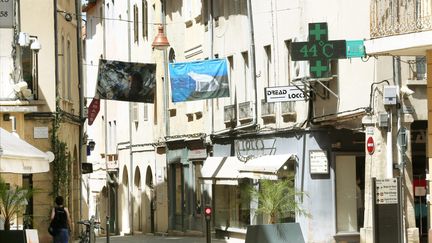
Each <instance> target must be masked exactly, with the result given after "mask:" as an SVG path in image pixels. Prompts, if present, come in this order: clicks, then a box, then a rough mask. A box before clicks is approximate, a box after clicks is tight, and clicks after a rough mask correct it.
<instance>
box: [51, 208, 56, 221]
mask: <svg viewBox="0 0 432 243" xmlns="http://www.w3.org/2000/svg"><path fill="white" fill-rule="evenodd" d="M54 216H55V210H54V208H53V209H51V220H53V219H54Z"/></svg>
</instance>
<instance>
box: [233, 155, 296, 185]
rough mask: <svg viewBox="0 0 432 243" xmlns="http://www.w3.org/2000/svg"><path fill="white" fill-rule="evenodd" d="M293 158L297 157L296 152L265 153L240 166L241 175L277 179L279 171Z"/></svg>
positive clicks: (252, 177)
mask: <svg viewBox="0 0 432 243" xmlns="http://www.w3.org/2000/svg"><path fill="white" fill-rule="evenodd" d="M292 159H295V155H294V154H278V155H265V156H261V157H257V158H254V159H251V160H248V161H247V162H246V163H245V164H244V165H243V166H242V167H240V168H239V172H240V177H243V178H251V179H267V180H277V179H278V177H277V175H276V174H277V173H278V171H279V170H280V169H281V168H282V167H283V166H284V165H285V164H286V162H287V161H288V160H292Z"/></svg>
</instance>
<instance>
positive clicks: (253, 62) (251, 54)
mask: <svg viewBox="0 0 432 243" xmlns="http://www.w3.org/2000/svg"><path fill="white" fill-rule="evenodd" d="M247 12H248V20H249V38H250V46H249V58H250V61H251V66H250V75H251V79H252V83H253V86H254V99H255V112H254V118H253V122H252V124H253V125H256V124H257V120H258V91H257V80H256V60H255V36H254V26H253V17H252V3H251V0H247Z"/></svg>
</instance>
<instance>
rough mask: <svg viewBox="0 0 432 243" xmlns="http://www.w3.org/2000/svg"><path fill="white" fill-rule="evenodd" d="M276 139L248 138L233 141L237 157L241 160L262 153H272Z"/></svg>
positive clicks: (274, 149)
mask: <svg viewBox="0 0 432 243" xmlns="http://www.w3.org/2000/svg"><path fill="white" fill-rule="evenodd" d="M275 143H276V139H265V140H264V139H261V138H250V139H243V140H237V141H235V149H236V153H237V157H238V158H239V159H240V160H242V161H247V160H249V159H251V158H255V157H257V156H264V155H274V154H275V153H276V147H275Z"/></svg>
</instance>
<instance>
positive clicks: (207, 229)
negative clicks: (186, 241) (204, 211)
mask: <svg viewBox="0 0 432 243" xmlns="http://www.w3.org/2000/svg"><path fill="white" fill-rule="evenodd" d="M206 243H211V236H210V219H207V218H206Z"/></svg>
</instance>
